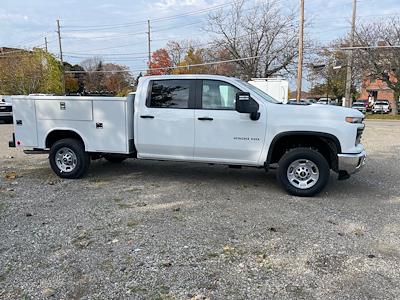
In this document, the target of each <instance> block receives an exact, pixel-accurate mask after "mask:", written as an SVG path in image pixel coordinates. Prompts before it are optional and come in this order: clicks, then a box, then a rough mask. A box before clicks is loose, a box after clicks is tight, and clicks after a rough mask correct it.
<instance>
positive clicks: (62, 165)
mask: <svg viewBox="0 0 400 300" xmlns="http://www.w3.org/2000/svg"><path fill="white" fill-rule="evenodd" d="M49 161H50V166H51V168H52V169H53V171H54V173H56V174H57V175H58V176H60V177H62V178H68V179H75V178H81V177H82V176H83V175H84V174H85V173H86V172H87V170H88V168H89V164H90V157H89V155H88V153H86V152H85V147H84V145H83V144H82V142H80V141H78V140H75V139H62V140H59V141H57V142H55V143H54V145H53V146H51V148H50V154H49Z"/></svg>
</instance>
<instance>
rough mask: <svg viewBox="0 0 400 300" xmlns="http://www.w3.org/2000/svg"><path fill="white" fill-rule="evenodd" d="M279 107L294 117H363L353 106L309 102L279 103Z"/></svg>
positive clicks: (335, 118) (343, 118)
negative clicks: (295, 103)
mask: <svg viewBox="0 0 400 300" xmlns="http://www.w3.org/2000/svg"><path fill="white" fill-rule="evenodd" d="M280 106H281V108H280V109H279V110H280V111H281V112H282V113H284V114H285V112H286V114H287V115H288V116H289V115H293V116H294V117H298V118H302V119H304V118H305V117H309V118H313V119H324V120H326V119H334V120H337V119H342V120H343V121H344V120H345V118H346V117H361V118H362V117H364V115H363V114H362V113H361V112H360V111H358V110H357V109H354V108H347V107H343V106H335V105H326V104H310V105H280Z"/></svg>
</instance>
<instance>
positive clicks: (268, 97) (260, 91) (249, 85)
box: [236, 79, 282, 103]
mask: <svg viewBox="0 0 400 300" xmlns="http://www.w3.org/2000/svg"><path fill="white" fill-rule="evenodd" d="M236 80H237V81H240V83H241V84H243V85H244V86H246V88H248V89H249V90H251V91H252V92H254V93H256V94H257V95H258V96H260V97H261V98H263V99H265V100H267V101H268V102H271V103H282V102H280V101H278V100H276V99H275V98H272V97H271V96H270V95H268V94H267V93H265V92H263V91H262V90H260V89H259V88H256V87H255V86H254V85H251V84H250V83H248V82H246V81H243V80H240V79H236Z"/></svg>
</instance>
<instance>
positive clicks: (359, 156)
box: [338, 151, 367, 175]
mask: <svg viewBox="0 0 400 300" xmlns="http://www.w3.org/2000/svg"><path fill="white" fill-rule="evenodd" d="M366 158H367V153H366V152H365V151H362V152H361V153H356V154H338V167H339V168H338V169H339V172H340V171H342V172H346V173H347V174H348V175H351V174H354V173H356V172H358V171H360V170H361V169H362V167H363V166H364V165H365V160H366Z"/></svg>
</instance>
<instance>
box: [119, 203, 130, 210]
mask: <svg viewBox="0 0 400 300" xmlns="http://www.w3.org/2000/svg"><path fill="white" fill-rule="evenodd" d="M117 205H118V207H119V208H121V209H127V208H132V205H131V204H129V203H120V202H119V203H117Z"/></svg>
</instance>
